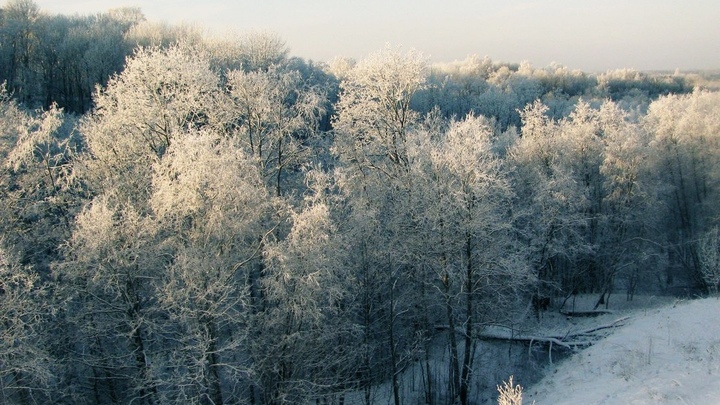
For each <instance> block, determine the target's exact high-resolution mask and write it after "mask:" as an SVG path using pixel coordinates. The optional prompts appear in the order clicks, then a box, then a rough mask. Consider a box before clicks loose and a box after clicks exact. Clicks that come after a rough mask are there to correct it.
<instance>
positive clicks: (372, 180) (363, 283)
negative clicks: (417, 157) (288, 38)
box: [333, 48, 425, 405]
mask: <svg viewBox="0 0 720 405" xmlns="http://www.w3.org/2000/svg"><path fill="white" fill-rule="evenodd" d="M424 81H425V60H424V58H423V57H422V56H421V55H419V54H418V53H416V52H413V51H410V52H407V53H403V52H400V51H399V50H394V49H391V48H386V49H385V50H383V51H381V52H378V53H375V54H373V55H371V56H370V57H368V58H367V59H365V60H363V61H360V62H359V63H358V64H357V65H356V66H355V67H354V68H353V69H352V70H351V71H350V72H349V73H348V76H347V79H346V80H345V81H343V82H341V84H340V87H341V94H340V99H339V101H338V103H337V104H336V112H337V115H336V117H335V119H334V121H333V125H334V127H335V145H334V148H335V149H334V151H335V153H337V154H338V155H339V158H340V162H341V164H342V167H341V168H339V170H338V171H337V172H336V178H337V179H338V184H339V186H340V189H341V192H342V193H343V196H344V198H346V199H347V201H348V204H349V205H350V207H349V212H348V213H347V217H346V218H347V219H348V221H350V224H348V225H347V230H348V237H349V239H348V241H349V243H351V244H352V249H353V255H355V257H358V258H360V259H359V260H357V263H355V265H354V267H356V270H355V271H354V274H357V275H358V276H357V277H358V284H357V292H356V294H358V297H360V298H361V299H360V300H358V302H357V303H358V307H357V312H356V314H357V316H358V317H357V322H358V324H359V325H360V327H361V329H362V331H363V339H362V346H361V347H362V349H361V350H362V351H363V353H362V357H361V370H360V372H359V375H360V379H361V384H362V386H363V388H364V389H365V393H366V401H369V397H370V387H371V386H372V385H373V384H374V383H375V382H376V381H377V379H378V378H390V380H391V384H392V391H393V400H394V402H395V404H396V405H399V404H400V403H401V397H400V377H401V376H400V372H399V370H400V369H401V368H402V366H403V364H405V363H406V362H407V354H408V352H407V350H406V349H407V348H408V345H409V343H410V342H409V340H408V337H410V336H412V335H411V334H410V333H409V332H408V329H407V327H408V323H409V321H408V317H407V315H408V314H409V312H408V311H407V308H408V307H409V306H411V305H412V300H411V299H410V298H409V294H408V293H409V292H410V291H412V290H413V289H412V285H411V284H410V282H409V280H410V275H411V273H412V269H413V267H414V266H413V264H412V257H411V256H410V255H408V254H407V253H408V250H407V246H408V243H406V242H407V240H406V238H405V237H404V236H405V235H406V234H407V231H408V229H409V227H411V226H412V224H411V208H410V207H411V206H412V204H411V201H412V198H411V191H412V183H411V177H410V176H409V175H408V168H409V163H410V162H409V158H408V147H409V145H408V133H409V132H410V131H411V129H412V127H413V125H414V124H416V123H417V122H418V118H419V116H418V114H417V113H416V112H415V111H413V110H412V109H411V107H410V100H411V98H412V96H413V94H414V93H415V92H416V91H417V90H418V89H419V88H420V87H421V86H422V84H423V83H424ZM383 360H385V362H384V363H385V364H384V367H383V368H379V367H378V366H379V365H380V364H383Z"/></svg>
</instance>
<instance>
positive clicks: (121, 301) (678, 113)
mask: <svg viewBox="0 0 720 405" xmlns="http://www.w3.org/2000/svg"><path fill="white" fill-rule="evenodd" d="M718 82H719V80H718V75H717V72H715V73H713V72H694V73H691V74H690V73H682V72H665V73H661V72H638V71H634V70H630V69H626V70H616V71H609V72H605V73H599V74H591V73H585V72H581V71H574V70H570V69H567V68H566V67H564V66H561V65H551V66H548V67H542V68H536V67H533V66H531V65H530V64H528V63H504V62H497V61H493V60H491V59H489V58H487V57H486V58H482V57H478V56H470V57H468V58H467V59H465V60H463V61H456V62H452V63H444V64H431V63H429V62H428V60H427V58H426V57H425V56H423V55H422V53H420V52H418V51H416V50H412V49H404V48H402V47H393V46H388V47H386V48H384V49H381V50H378V51H377V52H376V53H373V54H371V55H368V56H367V57H366V58H364V59H362V60H353V59H349V58H342V57H337V58H335V59H334V60H332V61H328V62H315V61H310V60H305V59H303V58H301V57H294V56H290V51H289V49H288V48H287V46H286V44H285V42H284V40H283V39H282V38H280V37H278V36H277V35H275V34H273V33H268V32H249V33H247V34H242V35H238V36H224V37H209V36H207V35H204V34H202V33H201V32H199V31H198V30H195V29H193V28H190V27H186V26H175V25H168V24H159V23H154V22H151V21H146V20H145V18H144V16H143V14H142V12H141V10H140V9H137V8H123V9H117V10H111V11H108V12H107V13H102V14H96V15H85V16H82V15H74V16H67V15H49V14H46V13H44V12H42V11H41V10H40V9H39V7H38V6H37V5H36V4H34V3H33V2H32V1H31V0H10V1H8V2H7V3H6V4H5V5H4V6H3V8H2V9H0V83H4V84H3V85H2V88H1V89H0V122H1V124H0V131H2V132H1V133H0V158H1V159H2V165H1V166H0V184H1V186H0V200H1V201H2V204H1V205H0V403H4V404H23V405H25V404H50V403H52V404H134V405H142V404H148V405H150V404H258V405H260V404H267V405H279V404H304V403H312V404H343V403H346V402H345V400H346V399H345V398H346V396H347V395H349V394H350V393H354V394H356V397H359V398H362V401H363V402H362V403H364V404H366V405H370V404H372V403H374V402H373V401H374V398H375V393H376V391H377V389H378V388H377V387H378V386H379V385H381V384H388V385H389V387H390V390H389V392H390V393H391V396H392V397H391V398H390V399H387V400H386V401H385V402H383V403H393V404H394V405H401V404H408V405H409V404H419V403H424V404H437V405H441V404H462V405H468V404H473V403H475V400H474V398H476V396H477V390H478V387H479V386H480V384H479V383H478V381H479V380H480V379H481V378H483V373H484V372H485V370H484V369H483V364H482V363H481V362H479V361H477V356H476V353H475V349H476V348H477V344H478V341H479V339H480V334H481V332H482V331H483V329H484V328H486V327H487V326H489V325H511V324H518V323H522V322H526V321H530V320H532V319H533V318H536V317H539V316H541V313H542V311H545V310H548V309H549V308H553V307H557V306H560V305H562V303H563V302H564V301H567V300H568V299H570V298H571V297H573V296H576V295H578V294H591V295H593V296H594V297H596V299H595V301H596V305H595V307H596V308H601V307H604V308H606V307H607V306H608V305H609V301H610V300H611V299H623V300H632V299H633V297H634V296H635V295H636V294H647V293H652V294H673V295H704V294H711V293H717V291H718V286H719V283H720V232H719V231H718V224H719V223H720V205H718V203H717V202H718V201H719V198H720V94H719V93H717V92H716V90H717V88H718ZM440 335H442V336H444V339H443V340H442V341H443V342H444V343H443V344H444V345H446V347H445V348H444V349H443V350H445V352H446V353H447V354H448V355H447V356H446V357H445V358H444V359H443V361H444V362H446V363H447V364H444V365H443V366H442V367H440V368H438V367H436V366H433V367H431V362H432V363H433V364H435V362H437V361H438V360H437V359H432V358H431V357H430V356H429V353H430V352H431V345H433V344H436V343H434V342H437V339H436V338H437V337H438V336H440ZM411 364H419V365H421V367H423V370H427V372H426V373H424V374H423V379H424V380H423V384H422V385H423V387H425V388H424V390H423V392H412V393H408V392H406V391H405V390H403V389H401V388H402V387H403V385H404V382H403V378H404V374H403V372H404V371H405V370H406V369H407V368H408V367H409V365H411ZM437 370H441V372H442V375H438V372H437ZM495 384H497V382H490V383H489V385H490V386H491V387H493V388H494V386H495ZM358 393H359V396H358Z"/></svg>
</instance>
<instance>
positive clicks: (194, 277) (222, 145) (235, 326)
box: [150, 131, 270, 404]
mask: <svg viewBox="0 0 720 405" xmlns="http://www.w3.org/2000/svg"><path fill="white" fill-rule="evenodd" d="M268 203H269V199H268V198H267V193H266V191H265V187H264V184H263V182H262V179H261V177H260V175H259V172H258V169H257V167H256V166H255V165H254V163H253V161H252V159H251V158H250V157H249V156H247V155H246V153H245V152H244V151H243V150H242V148H241V147H240V146H239V144H238V143H237V141H235V140H233V139H226V138H223V137H221V136H219V135H217V134H216V133H213V132H205V131H200V132H193V133H190V134H187V135H185V136H184V137H182V138H180V139H178V140H177V141H176V142H174V143H173V145H171V146H170V148H169V149H168V151H167V153H166V155H165V156H163V158H162V159H161V161H160V162H159V163H158V164H157V165H156V168H155V175H154V177H153V193H152V196H151V199H150V206H151V208H152V210H153V212H154V214H155V215H156V218H155V220H156V221H157V224H158V225H157V226H158V243H159V245H160V246H161V249H162V251H163V254H164V255H169V256H171V257H172V260H171V262H170V263H169V265H168V266H167V268H166V271H167V274H166V275H165V277H164V279H163V280H162V282H161V283H160V284H159V285H158V293H157V294H158V303H157V305H158V306H159V308H160V309H161V310H162V311H163V312H165V313H166V314H167V316H168V322H167V323H166V324H165V325H164V326H163V334H164V335H165V340H166V343H165V345H164V350H163V354H162V355H161V357H162V369H161V370H158V371H159V372H161V376H162V381H161V382H160V384H161V388H160V391H161V393H162V396H163V397H164V398H165V400H167V401H169V402H172V403H215V404H217V403H223V402H227V401H230V402H233V401H239V400H241V399H242V398H243V397H244V395H245V393H244V391H245V390H247V389H248V385H249V382H250V377H251V376H252V374H253V373H252V370H253V367H254V366H253V365H252V364H251V362H250V358H249V357H250V355H251V353H250V351H249V350H248V347H247V346H248V345H249V341H248V338H247V335H248V330H249V327H250V322H251V320H250V314H251V311H249V306H250V300H249V291H250V286H249V285H248V283H250V282H252V279H251V276H250V271H249V269H250V268H251V266H252V264H253V261H254V260H258V259H259V253H260V242H259V237H260V236H262V234H263V233H264V231H263V230H262V228H261V226H262V225H263V222H262V220H263V219H264V218H265V216H266V215H267V212H268V209H269V208H270V207H269V204H268ZM158 363H160V361H158ZM230 382H233V383H232V384H230ZM243 382H244V383H243Z"/></svg>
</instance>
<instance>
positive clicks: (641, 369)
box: [523, 298, 720, 405]
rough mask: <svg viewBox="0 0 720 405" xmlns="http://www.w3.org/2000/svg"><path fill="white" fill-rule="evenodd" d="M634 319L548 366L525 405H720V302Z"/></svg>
mask: <svg viewBox="0 0 720 405" xmlns="http://www.w3.org/2000/svg"><path fill="white" fill-rule="evenodd" d="M630 315H631V316H630V318H629V319H628V320H626V321H625V324H624V326H622V327H619V328H617V329H616V330H615V332H614V333H612V334H611V335H609V336H608V337H606V338H604V339H602V340H600V341H598V342H597V343H595V344H594V345H593V346H591V347H590V348H588V349H585V350H582V351H579V352H578V353H576V354H575V355H573V356H572V357H570V358H568V359H566V360H564V361H562V362H559V363H557V364H555V365H553V366H548V371H547V374H546V376H545V377H544V378H543V379H542V380H541V381H539V382H538V383H537V384H535V385H532V386H528V387H526V388H525V396H524V401H523V403H524V404H532V403H533V401H535V404H536V405H562V404H567V405H578V404H583V405H593V404H595V405H599V404H607V405H611V404H612V405H616V404H637V405H650V404H688V405H720V299H717V298H707V299H701V300H690V301H678V302H676V303H674V304H671V305H668V306H664V307H661V308H653V309H648V310H639V311H635V312H633V313H632V314H630Z"/></svg>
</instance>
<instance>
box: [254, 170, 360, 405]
mask: <svg viewBox="0 0 720 405" xmlns="http://www.w3.org/2000/svg"><path fill="white" fill-rule="evenodd" d="M307 177H308V181H309V183H310V184H309V185H310V187H311V191H309V192H308V193H307V194H306V196H305V199H304V202H303V204H302V206H301V207H300V208H299V209H292V210H291V211H290V212H289V218H288V221H289V222H290V224H291V229H290V231H289V233H288V235H287V236H286V237H285V238H283V240H280V241H277V242H275V243H271V244H268V246H267V247H266V251H265V261H266V267H265V277H264V278H263V279H262V287H263V292H264V296H265V297H266V308H265V310H264V311H263V312H262V313H261V314H260V315H259V317H258V320H257V322H258V325H257V326H258V328H259V329H258V331H259V333H260V335H261V337H260V339H259V340H257V341H256V342H255V344H256V345H258V346H255V347H254V349H253V352H254V353H253V358H254V359H255V364H256V367H257V369H256V372H257V374H258V377H259V379H260V383H261V388H262V392H263V397H264V399H265V402H266V403H268V404H285V403H302V402H304V401H307V400H309V399H312V398H313V397H316V398H318V397H323V396H328V395H331V394H333V393H334V392H342V391H343V390H347V389H348V388H349V387H351V385H350V383H351V382H352V381H353V380H354V377H355V376H354V371H355V370H356V367H355V365H354V364H355V362H356V361H357V359H358V356H357V349H356V348H355V347H353V345H352V344H353V343H354V339H353V338H354V334H355V333H356V331H355V330H354V328H353V324H352V323H351V322H350V320H351V318H350V317H349V316H348V314H347V311H348V309H349V308H348V305H347V304H348V302H350V298H349V297H348V292H349V288H348V287H349V286H350V284H351V282H352V281H353V280H354V275H353V274H351V273H349V272H348V271H347V269H346V267H345V266H344V260H343V258H345V254H346V252H345V251H344V246H343V244H342V241H343V239H342V238H341V237H340V235H339V234H338V232H337V229H336V227H335V224H334V223H333V219H332V217H331V212H330V207H329V206H328V202H327V200H328V198H329V196H328V195H327V193H326V191H325V188H326V187H327V181H328V179H327V176H326V175H324V174H322V173H320V172H318V171H312V172H309V173H308V174H307Z"/></svg>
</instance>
